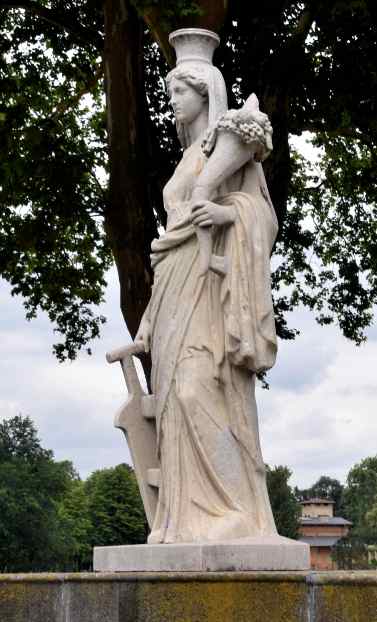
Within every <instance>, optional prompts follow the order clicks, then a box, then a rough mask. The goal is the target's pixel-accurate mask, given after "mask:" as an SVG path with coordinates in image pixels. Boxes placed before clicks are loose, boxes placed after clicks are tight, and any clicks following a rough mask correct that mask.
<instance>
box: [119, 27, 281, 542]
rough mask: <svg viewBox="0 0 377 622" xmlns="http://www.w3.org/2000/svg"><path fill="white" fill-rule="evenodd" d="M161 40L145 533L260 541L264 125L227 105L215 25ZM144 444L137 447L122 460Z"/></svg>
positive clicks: (269, 315)
mask: <svg viewBox="0 0 377 622" xmlns="http://www.w3.org/2000/svg"><path fill="white" fill-rule="evenodd" d="M170 42H171V44H172V45H173V46H174V48H175V51H176V55H177V65H176V67H175V68H174V69H173V70H172V71H171V72H170V73H169V75H168V76H167V90H168V94H169V98H170V102H171V105H172V107H173V110H174V114H175V119H176V125H177V132H178V137H179V140H180V142H181V145H182V148H183V150H184V151H183V155H182V159H181V161H180V162H179V164H178V166H177V168H176V170H175V172H174V175H173V177H172V178H171V179H170V180H169V182H168V183H167V185H166V186H165V188H164V205H165V209H166V211H167V228H166V232H165V233H164V234H163V235H161V237H160V238H159V239H157V240H154V242H153V243H152V256H151V257H152V265H153V268H154V284H153V290H152V296H151V299H150V302H149V304H148V307H147V309H146V311H145V313H144V316H143V319H142V321H141V324H140V328H139V331H138V333H137V336H136V338H135V346H134V350H133V351H134V352H135V351H137V350H142V349H144V350H146V351H149V349H150V350H151V356H152V379H151V384H152V390H153V396H154V397H153V411H154V412H153V416H154V418H155V422H156V428H155V431H156V435H155V439H156V440H155V442H156V455H157V459H158V462H159V468H160V471H159V478H158V479H159V481H158V483H156V482H154V485H158V499H156V502H157V506H156V508H154V509H153V511H151V509H150V507H149V506H148V507H149V510H148V515H149V520H150V525H151V533H150V536H149V539H148V542H149V543H151V544H156V543H181V542H182V543H188V542H208V541H217V542H219V541H225V540H231V539H235V538H246V537H253V536H273V535H275V534H276V528H275V524H274V519H273V516H272V512H271V507H270V502H269V499H268V494H267V488H266V475H265V467H264V463H263V458H262V454H261V449H260V444H259V434H258V420H257V408H256V403H255V396H254V392H255V375H256V373H258V372H261V371H264V370H266V369H269V368H270V367H272V365H273V364H274V361H275V356H276V335H275V323H274V313H273V307H272V300H271V291H270V254H271V249H272V245H273V243H274V240H275V237H276V234H277V229H278V226H277V220H276V216H275V212H274V208H273V206H272V203H271V199H270V196H269V193H268V190H267V186H266V182H265V178H264V174H263V169H262V165H261V163H260V162H261V161H262V160H263V159H264V158H266V157H267V156H268V154H269V152H270V151H271V149H272V142H271V134H272V129H271V125H270V123H269V121H268V118H267V116H266V115H265V114H263V113H262V112H260V111H259V105H258V100H257V98H256V96H255V95H251V96H250V97H249V99H248V100H247V101H246V103H245V104H244V106H243V107H242V108H241V109H239V110H228V107H227V95H226V87H225V83H224V79H223V77H222V75H221V73H220V71H219V70H218V69H217V68H216V67H214V66H213V64H212V55H213V52H214V49H215V48H216V47H217V45H218V43H219V38H218V37H217V35H216V34H214V33H212V32H210V31H207V30H203V29H181V30H178V31H175V32H173V33H172V34H171V35H170ZM120 358H121V357H119V356H118V358H117V357H116V356H114V357H113V359H112V360H120ZM144 414H145V413H144ZM117 425H118V426H119V427H123V428H124V429H126V431H127V432H128V437H130V435H131V432H130V429H128V430H127V425H126V424H124V425H123V424H122V422H121V421H120V420H119V421H118V423H117ZM131 444H132V439H131ZM131 450H132V447H131ZM135 452H136V450H135V451H134V452H133V454H135ZM151 453H153V452H152V451H151V445H150V443H149V446H148V448H147V447H146V446H145V450H144V457H143V458H141V454H143V450H142V448H141V449H140V447H139V449H138V456H135V455H134V462H137V461H138V459H139V458H140V459H143V460H144V461H145V459H147V460H148V459H149V458H148V457H149V456H150V455H151ZM154 466H156V464H155V465H154ZM135 469H136V474H137V475H138V471H139V483H141V480H143V482H142V484H143V486H144V494H143V498H144V499H146V493H145V477H144V476H143V474H142V472H141V471H140V468H138V464H135ZM144 470H145V469H144ZM154 471H156V469H154ZM152 483H153V482H152ZM142 493H143V490H142Z"/></svg>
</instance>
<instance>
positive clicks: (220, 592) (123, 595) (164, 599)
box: [119, 579, 307, 622]
mask: <svg viewBox="0 0 377 622" xmlns="http://www.w3.org/2000/svg"><path fill="white" fill-rule="evenodd" d="M123 589H124V588H123V587H122V588H121V590H120V611H121V613H122V615H120V618H119V620H120V621H121V622H135V621H136V620H137V622H165V621H167V620H169V622H178V621H179V622H183V621H184V622H186V621H187V622H204V621H205V622H219V620H224V621H226V622H250V621H251V620H252V621H253V622H275V621H278V620H279V621H281V622H283V621H284V622H307V612H306V603H307V595H306V587H305V583H303V582H294V583H285V582H280V583H273V584H271V583H263V582H245V581H227V582H225V583H224V582H218V581H211V580H209V581H198V580H195V579H194V580H191V581H171V582H170V581H169V582H158V583H155V584H153V587H152V585H151V584H150V583H147V582H138V583H137V584H135V585H134V586H133V587H132V605H131V606H130V596H131V594H130V590H129V586H127V588H126V590H125V591H123Z"/></svg>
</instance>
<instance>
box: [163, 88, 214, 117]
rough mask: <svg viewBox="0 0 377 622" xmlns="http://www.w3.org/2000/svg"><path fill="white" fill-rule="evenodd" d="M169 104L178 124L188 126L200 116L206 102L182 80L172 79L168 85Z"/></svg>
mask: <svg viewBox="0 0 377 622" xmlns="http://www.w3.org/2000/svg"><path fill="white" fill-rule="evenodd" d="M169 96H170V104H171V106H172V108H173V110H174V114H175V118H176V120H177V121H178V122H179V123H184V124H187V125H189V124H190V123H192V122H193V121H195V119H196V118H197V117H198V116H199V115H200V113H201V112H202V111H203V109H204V108H205V106H206V105H207V100H206V98H205V97H203V95H200V93H198V92H197V91H196V90H195V89H193V88H192V86H189V85H188V84H186V82H184V81H183V80H178V79H177V78H173V79H172V80H171V82H170V85H169Z"/></svg>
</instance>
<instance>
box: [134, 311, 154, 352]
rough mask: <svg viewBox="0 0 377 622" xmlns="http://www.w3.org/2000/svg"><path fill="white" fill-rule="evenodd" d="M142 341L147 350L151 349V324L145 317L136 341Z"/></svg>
mask: <svg viewBox="0 0 377 622" xmlns="http://www.w3.org/2000/svg"><path fill="white" fill-rule="evenodd" d="M137 342H139V343H142V344H143V347H144V351H145V352H149V350H150V342H151V324H150V321H149V320H147V319H146V318H143V319H142V320H141V322H140V326H139V330H138V331H137V334H136V337H135V339H134V343H137Z"/></svg>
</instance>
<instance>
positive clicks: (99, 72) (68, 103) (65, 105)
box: [52, 63, 104, 119]
mask: <svg viewBox="0 0 377 622" xmlns="http://www.w3.org/2000/svg"><path fill="white" fill-rule="evenodd" d="M103 74H104V68H103V63H100V64H99V65H98V67H97V69H96V71H95V73H94V74H93V75H92V76H91V78H90V79H89V80H88V82H87V83H86V84H84V86H83V87H82V88H81V89H79V90H78V91H77V92H76V93H75V94H74V95H72V97H69V98H68V99H65V100H64V101H62V102H61V103H60V104H59V105H58V106H56V108H55V110H54V112H53V114H52V117H53V118H54V119H56V118H57V117H60V116H61V115H62V114H64V113H65V112H66V110H68V109H69V108H72V107H73V106H75V104H78V102H79V101H80V99H81V98H82V97H84V95H86V94H87V93H91V92H92V91H93V90H94V88H95V87H96V86H97V84H98V81H99V80H100V79H101V78H102V76H103Z"/></svg>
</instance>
